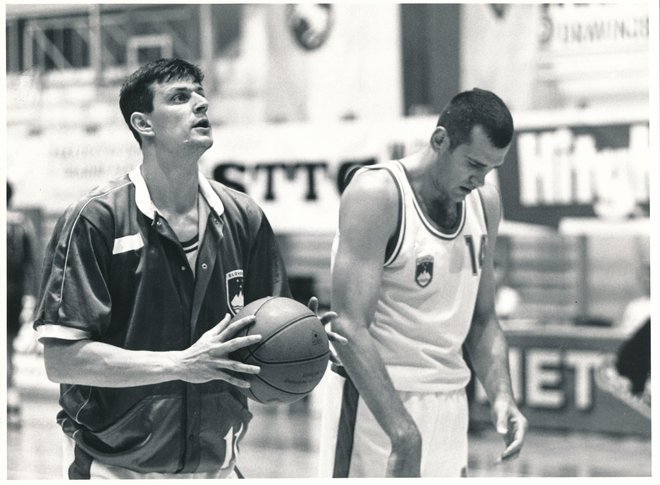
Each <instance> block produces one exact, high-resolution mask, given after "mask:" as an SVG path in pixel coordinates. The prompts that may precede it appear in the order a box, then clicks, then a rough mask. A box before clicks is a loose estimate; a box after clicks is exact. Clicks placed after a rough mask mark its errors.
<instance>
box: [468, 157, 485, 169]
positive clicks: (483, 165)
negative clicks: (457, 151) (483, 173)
mask: <svg viewBox="0 0 660 485" xmlns="http://www.w3.org/2000/svg"><path fill="white" fill-rule="evenodd" d="M465 158H467V159H468V160H469V161H470V162H472V163H474V164H476V165H479V166H481V167H487V166H488V165H486V164H485V163H482V162H480V161H479V160H477V159H476V158H472V157H471V156H469V155H466V157H465Z"/></svg>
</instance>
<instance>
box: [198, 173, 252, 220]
mask: <svg viewBox="0 0 660 485" xmlns="http://www.w3.org/2000/svg"><path fill="white" fill-rule="evenodd" d="M208 181H209V183H210V185H211V188H212V189H213V191H214V192H215V193H216V194H217V195H218V197H219V198H220V201H221V202H222V205H223V207H224V210H225V212H226V213H228V214H229V215H230V216H239V215H242V216H248V217H251V218H261V217H262V215H263V211H262V210H261V207H260V206H259V204H258V203H257V202H256V201H255V200H254V199H253V198H252V197H250V196H249V195H248V194H246V193H245V192H241V191H239V190H236V189H232V188H231V187H227V186H226V185H224V184H223V183H221V182H218V181H216V180H213V179H208Z"/></svg>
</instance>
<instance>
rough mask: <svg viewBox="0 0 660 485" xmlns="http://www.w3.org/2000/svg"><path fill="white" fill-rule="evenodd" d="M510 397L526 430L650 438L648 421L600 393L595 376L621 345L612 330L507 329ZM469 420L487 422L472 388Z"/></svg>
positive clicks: (482, 400) (480, 395)
mask: <svg viewBox="0 0 660 485" xmlns="http://www.w3.org/2000/svg"><path fill="white" fill-rule="evenodd" d="M505 333H506V336H507V341H508V343H509V366H510V371H511V381H512V385H513V391H514V396H515V397H516V401H517V402H518V405H519V407H520V409H521V411H522V412H523V414H524V415H525V417H526V418H527V419H528V421H529V424H530V427H534V428H555V429H566V430H580V431H597V432H608V433H626V434H637V435H641V436H650V434H651V421H650V417H649V416H646V415H644V414H643V413H641V412H640V411H638V410H637V409H636V408H635V407H632V406H630V405H628V404H626V401H624V400H622V399H620V398H617V397H616V396H615V395H613V394H611V393H609V392H607V391H605V390H603V389H602V388H601V387H600V386H599V385H598V384H597V382H596V381H597V378H596V374H597V373H598V372H599V367H600V366H601V364H602V363H603V361H604V359H606V358H609V357H612V356H613V355H614V354H615V353H616V351H617V350H618V349H619V346H620V345H621V344H622V342H623V341H624V339H625V337H624V336H623V334H621V335H618V334H617V333H616V332H613V331H612V329H598V328H584V327H582V328H578V327H573V326H564V327H561V326H554V327H539V326H536V327H530V326H529V325H524V326H521V327H520V328H519V329H516V328H515V326H514V327H511V326H509V327H505ZM471 419H474V420H475V421H490V411H489V406H488V404H487V400H486V396H485V392H484V391H483V388H482V387H481V385H480V384H478V385H477V386H476V392H475V399H474V402H473V405H472V408H471Z"/></svg>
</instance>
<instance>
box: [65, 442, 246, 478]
mask: <svg viewBox="0 0 660 485" xmlns="http://www.w3.org/2000/svg"><path fill="white" fill-rule="evenodd" d="M62 436H63V437H64V438H63V440H62V444H63V449H62V452H63V453H62V477H63V479H64V480H68V479H69V466H71V464H72V463H73V461H74V459H75V455H74V452H75V445H76V442H75V441H74V440H73V439H71V438H70V437H69V436H68V435H66V434H64V433H62ZM169 478H175V479H182V480H183V479H192V478H205V479H209V478H238V476H237V475H236V471H235V468H234V466H229V467H227V468H223V469H220V470H217V471H214V472H208V473H156V472H152V473H140V472H136V471H133V470H129V469H128V468H121V467H118V466H112V465H105V464H103V463H100V462H99V461H97V460H92V462H91V464H90V467H89V479H100V480H103V479H105V480H124V479H169Z"/></svg>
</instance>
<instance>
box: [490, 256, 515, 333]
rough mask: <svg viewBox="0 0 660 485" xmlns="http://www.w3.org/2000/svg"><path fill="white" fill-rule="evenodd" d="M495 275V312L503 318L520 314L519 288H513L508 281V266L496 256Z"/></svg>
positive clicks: (494, 262)
mask: <svg viewBox="0 0 660 485" xmlns="http://www.w3.org/2000/svg"><path fill="white" fill-rule="evenodd" d="M493 270H494V273H493V274H494V276H495V288H496V289H495V313H496V314H497V316H498V317H499V318H500V319H502V320H507V319H510V318H514V317H517V316H520V306H521V303H522V302H521V297H520V293H519V292H518V290H516V289H515V288H512V287H510V286H509V285H508V282H507V278H506V275H507V268H506V267H505V266H504V264H503V262H502V261H501V260H500V258H498V257H497V256H496V257H495V260H494V261H493Z"/></svg>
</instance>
